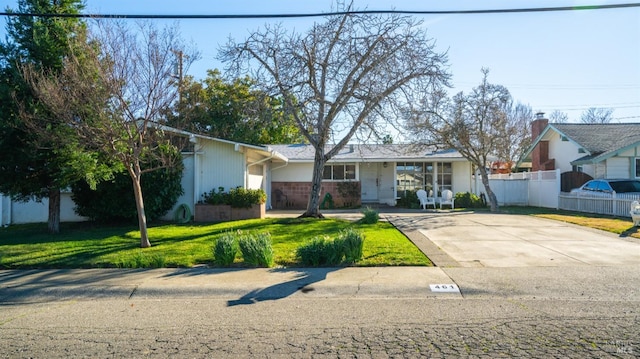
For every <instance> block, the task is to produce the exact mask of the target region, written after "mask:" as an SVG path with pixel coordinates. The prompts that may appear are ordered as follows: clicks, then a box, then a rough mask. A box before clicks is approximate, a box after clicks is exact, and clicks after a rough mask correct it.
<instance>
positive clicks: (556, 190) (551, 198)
mask: <svg viewBox="0 0 640 359" xmlns="http://www.w3.org/2000/svg"><path fill="white" fill-rule="evenodd" d="M489 186H490V187H491V190H492V191H493V193H495V194H496V198H497V199H498V204H499V205H501V206H535V207H546V208H558V195H559V194H560V170H553V171H539V172H522V173H510V174H495V175H490V176H489ZM476 188H477V191H478V193H482V192H486V191H485V189H484V185H483V184H482V180H481V179H480V176H476Z"/></svg>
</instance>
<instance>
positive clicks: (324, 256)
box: [296, 236, 342, 267]
mask: <svg viewBox="0 0 640 359" xmlns="http://www.w3.org/2000/svg"><path fill="white" fill-rule="evenodd" d="M339 249H340V248H339V247H336V246H335V245H334V241H332V240H330V239H329V238H328V237H325V236H318V237H314V238H313V239H311V241H310V242H309V243H307V244H305V245H303V246H300V247H298V249H297V250H296V257H297V258H298V259H299V260H300V262H302V264H303V265H306V266H311V267H317V266H322V265H328V264H332V263H333V262H335V264H337V263H340V261H341V260H342V255H341V254H342V253H341V251H340V250H339ZM336 252H338V253H336Z"/></svg>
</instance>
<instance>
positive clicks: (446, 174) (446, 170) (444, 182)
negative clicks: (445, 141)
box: [438, 162, 453, 196]
mask: <svg viewBox="0 0 640 359" xmlns="http://www.w3.org/2000/svg"><path fill="white" fill-rule="evenodd" d="M446 189H448V190H450V191H452V192H453V166H452V165H451V162H441V163H438V196H440V194H441V193H442V191H444V190H446Z"/></svg>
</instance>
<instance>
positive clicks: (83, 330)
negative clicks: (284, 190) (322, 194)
mask: <svg viewBox="0 0 640 359" xmlns="http://www.w3.org/2000/svg"><path fill="white" fill-rule="evenodd" d="M385 217H386V218H387V219H388V220H391V221H392V223H394V225H396V226H397V227H398V228H399V229H401V230H403V232H405V234H407V236H408V237H409V238H410V239H411V240H412V241H414V243H416V245H417V246H418V247H419V248H421V249H422V250H423V251H425V252H426V253H427V254H428V255H429V257H430V258H431V257H434V258H438V259H437V260H436V261H434V262H436V264H438V263H439V264H438V266H437V267H384V268H312V269H296V268H273V269H244V270H221V269H209V268H190V269H154V270H118V269H102V270H98V269H93V270H46V271H39V270H32V271H0V357H2V358H60V357H65V358H106V357H118V358H119V357H125V356H126V357H133V358H145V357H155V358H165V357H179V358H212V357H232V358H235V357H240V358H242V357H252V358H254V357H255V358H280V357H282V358H285V357H286V358H291V357H293V358H356V357H357V358H388V357H396V358H418V357H435V358H439V357H441V358H445V357H481V358H495V357H527V358H528V357H536V358H543V357H544V358H587V357H592V358H607V357H614V358H635V357H639V356H640V261H638V260H637V256H638V255H639V254H640V244H639V243H638V242H637V241H635V240H632V239H627V238H619V237H617V236H613V235H610V234H607V233H603V232H599V231H591V230H584V229H581V228H579V227H575V226H570V225H564V224H562V225H559V224H556V222H552V221H544V220H543V221H542V222H537V221H535V220H534V221H531V219H530V218H526V217H525V218H518V216H516V217H511V216H509V217H500V218H496V219H495V221H493V220H491V217H489V218H486V217H484V216H482V215H470V216H466V215H464V216H458V215H457V214H448V213H418V214H410V215H406V214H402V213H393V214H388V215H386V216H385ZM541 224H542V228H544V229H545V230H543V231H540V230H539V229H538V228H541V227H540V225H541ZM456 226H457V227H458V229H459V231H458V232H455V231H450V230H449V229H450V228H455V227H456ZM553 227H555V228H553ZM549 229H551V230H549ZM492 231H493V232H494V233H493V234H492V233H490V232H492ZM461 233H464V234H463V235H461ZM505 233H507V234H509V236H507V235H504V234H505ZM540 233H543V234H544V233H549V235H548V238H543V237H541V236H542V234H540ZM465 238H466V242H465V241H463V240H464V239H465ZM581 238H582V239H583V240H584V242H579V240H580V239H581ZM598 241H600V242H598ZM597 243H601V247H602V255H603V256H605V257H606V256H607V255H608V254H610V255H614V257H615V258H614V259H606V260H604V259H594V256H593V251H594V248H593V247H594V245H595V244H597ZM489 244H490V245H489ZM569 244H572V245H569ZM500 245H502V247H497V248H495V250H494V251H492V250H491V247H492V246H500ZM575 246H577V247H579V248H583V250H576V249H575V248H572V247H575ZM536 247H539V248H540V249H539V250H537V248H536ZM505 248H506V249H505ZM621 248H624V250H623V251H621ZM469 251H471V253H469ZM540 251H543V252H544V254H543V255H541V254H539V253H538V252H540ZM515 254H517V257H518V258H519V260H518V261H514V260H513V257H514V255H515ZM551 259H553V260H551Z"/></svg>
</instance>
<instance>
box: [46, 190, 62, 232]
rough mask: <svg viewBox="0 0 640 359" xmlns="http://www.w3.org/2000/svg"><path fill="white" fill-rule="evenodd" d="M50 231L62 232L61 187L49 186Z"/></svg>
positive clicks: (48, 223) (48, 222)
mask: <svg viewBox="0 0 640 359" xmlns="http://www.w3.org/2000/svg"><path fill="white" fill-rule="evenodd" d="M47 226H48V230H49V233H51V234H58V233H60V188H49V218H48V220H47Z"/></svg>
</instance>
